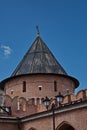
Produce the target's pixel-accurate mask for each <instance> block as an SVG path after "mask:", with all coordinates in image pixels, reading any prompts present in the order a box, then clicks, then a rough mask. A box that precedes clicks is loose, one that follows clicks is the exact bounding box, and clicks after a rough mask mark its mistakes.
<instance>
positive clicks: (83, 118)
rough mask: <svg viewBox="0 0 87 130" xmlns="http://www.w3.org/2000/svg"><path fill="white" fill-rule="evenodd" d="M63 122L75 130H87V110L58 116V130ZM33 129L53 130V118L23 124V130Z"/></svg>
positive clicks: (78, 110)
mask: <svg viewBox="0 0 87 130" xmlns="http://www.w3.org/2000/svg"><path fill="white" fill-rule="evenodd" d="M63 122H67V123H68V124H70V125H71V126H72V127H73V128H75V130H87V108H82V109H77V110H72V111H66V112H64V113H59V114H57V115H56V120H55V125H56V128H57V130H58V126H60V124H63ZM31 127H33V128H35V130H53V124H52V117H50V116H49V117H43V118H39V119H37V120H32V121H29V122H26V123H23V124H22V130H29V129H30V128H31ZM64 130H66V129H64Z"/></svg>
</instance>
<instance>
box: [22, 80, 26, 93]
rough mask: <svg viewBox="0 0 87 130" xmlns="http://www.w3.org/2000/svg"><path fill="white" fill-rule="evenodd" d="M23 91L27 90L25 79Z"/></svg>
mask: <svg viewBox="0 0 87 130" xmlns="http://www.w3.org/2000/svg"><path fill="white" fill-rule="evenodd" d="M22 92H26V81H23V90H22Z"/></svg>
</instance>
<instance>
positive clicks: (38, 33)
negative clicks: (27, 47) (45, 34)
mask: <svg viewBox="0 0 87 130" xmlns="http://www.w3.org/2000/svg"><path fill="white" fill-rule="evenodd" d="M36 30H37V36H40V32H39V27H38V25H36Z"/></svg>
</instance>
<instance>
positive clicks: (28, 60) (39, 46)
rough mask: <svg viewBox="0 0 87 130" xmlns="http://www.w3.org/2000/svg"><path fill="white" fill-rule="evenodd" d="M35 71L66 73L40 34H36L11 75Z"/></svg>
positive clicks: (33, 72)
mask: <svg viewBox="0 0 87 130" xmlns="http://www.w3.org/2000/svg"><path fill="white" fill-rule="evenodd" d="M35 73H45V74H49V73H52V74H64V75H67V73H66V72H65V70H64V69H63V67H62V66H61V65H60V64H59V63H58V61H57V60H56V58H55V57H54V55H53V54H52V52H51V51H50V50H49V48H48V47H47V45H46V44H45V43H44V42H43V40H42V39H41V37H40V36H37V38H36V39H35V41H34V43H33V44H32V45H31V47H30V48H29V50H28V51H27V53H26V54H25V56H24V57H23V59H22V61H21V62H20V63H19V65H18V66H17V68H16V69H15V71H14V72H13V74H12V75H11V76H12V77H13V76H17V75H23V74H35Z"/></svg>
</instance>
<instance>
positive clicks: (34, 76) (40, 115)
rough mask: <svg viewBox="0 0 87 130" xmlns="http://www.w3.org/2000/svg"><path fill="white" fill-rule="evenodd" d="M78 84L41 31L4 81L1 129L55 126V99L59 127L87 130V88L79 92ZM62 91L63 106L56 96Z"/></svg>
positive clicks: (38, 129) (43, 129) (31, 129)
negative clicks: (44, 40)
mask: <svg viewBox="0 0 87 130" xmlns="http://www.w3.org/2000/svg"><path fill="white" fill-rule="evenodd" d="M78 86H79V81H78V80H77V79H76V78H74V77H71V76H69V75H68V74H67V73H66V72H65V70H64V69H63V67H62V66H61V65H60V64H59V63H58V61H57V60H56V59H55V57H54V56H53V54H52V52H51V51H50V50H49V48H48V47H47V46H46V44H45V43H44V42H43V41H42V39H41V38H40V36H39V35H38V37H37V38H36V39H35V41H34V43H33V44H32V45H31V47H30V48H29V50H28V51H27V53H26V54H25V56H24V57H23V59H22V61H21V62H20V63H19V65H18V66H17V68H16V69H15V70H14V72H13V73H12V75H11V77H9V78H7V79H5V80H3V81H1V82H0V88H1V90H2V91H1V93H0V104H1V109H0V128H1V130H6V129H9V130H53V113H52V110H51V105H52V103H54V104H55V105H56V108H55V130H86V129H87V119H86V118H87V90H81V91H79V92H78V93H77V94H75V93H74V91H75V89H76V88H77V87H78ZM59 92H61V94H62V95H63V96H64V98H63V101H62V103H61V106H59V103H57V102H56V100H55V96H56V95H57V94H58V93H59ZM46 96H47V97H49V98H50V105H49V107H48V110H47V109H46V107H45V106H44V104H43V100H44V99H45V97H46ZM9 108H10V109H9ZM9 110H11V111H9Z"/></svg>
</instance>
